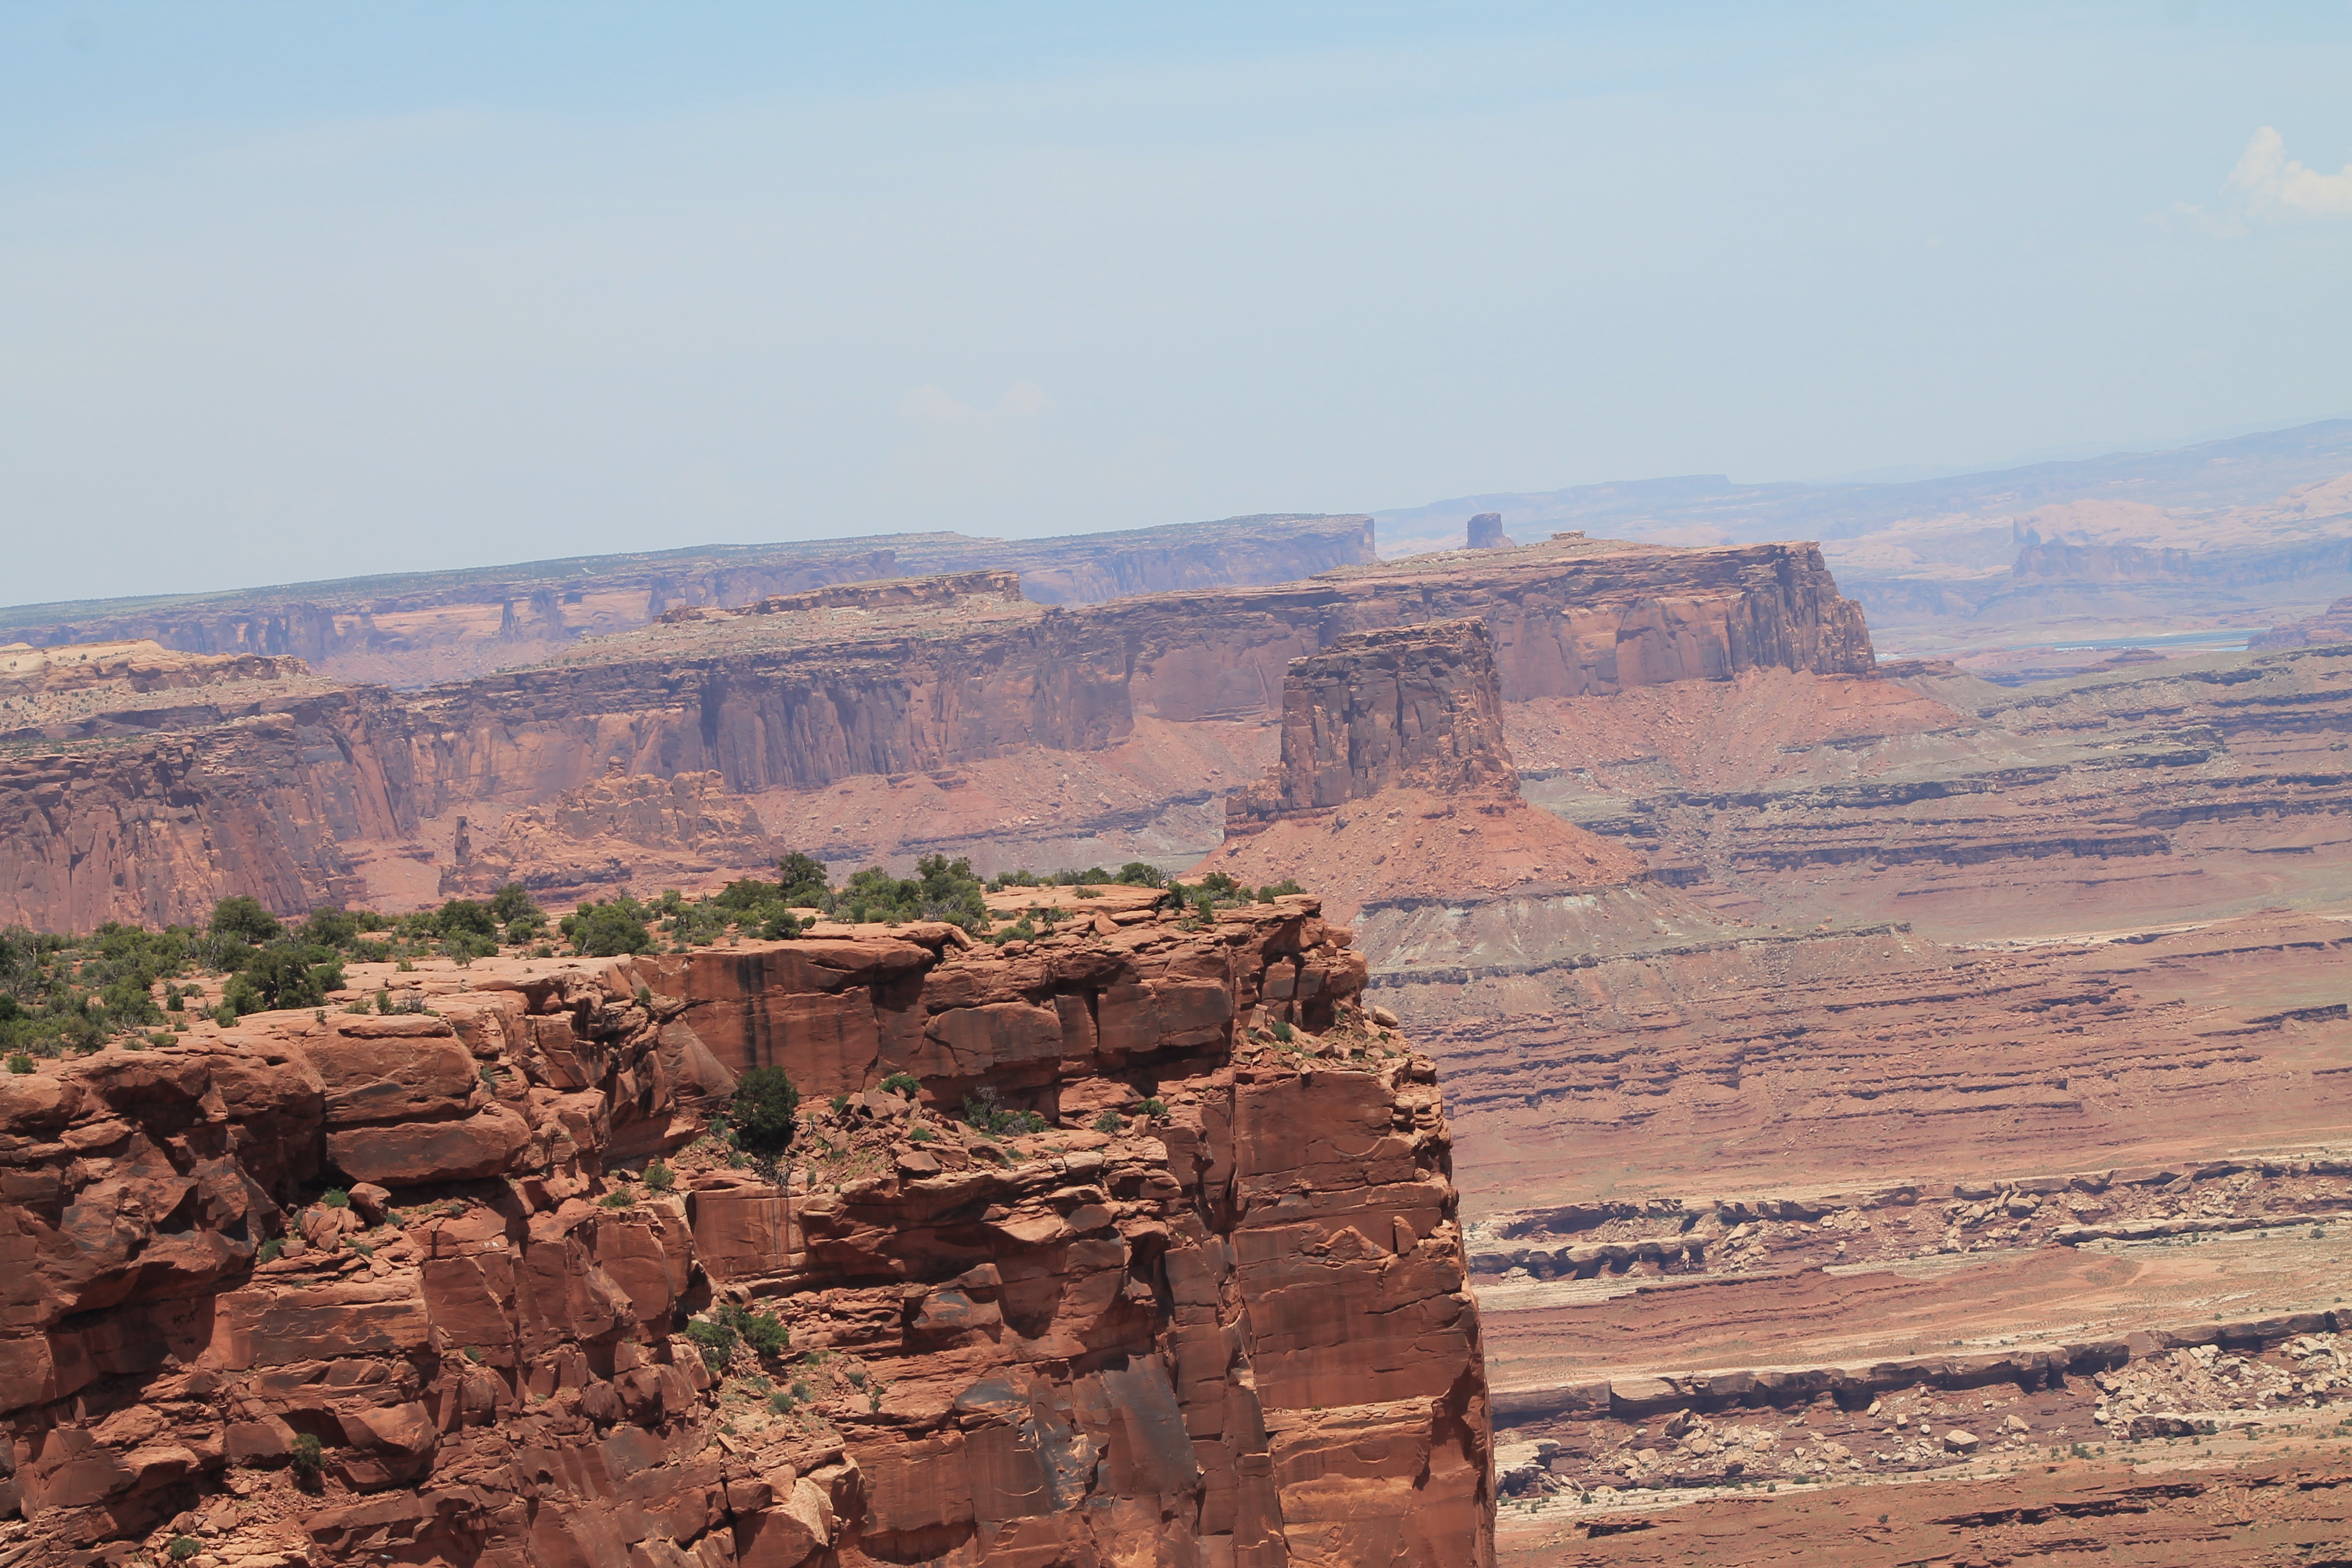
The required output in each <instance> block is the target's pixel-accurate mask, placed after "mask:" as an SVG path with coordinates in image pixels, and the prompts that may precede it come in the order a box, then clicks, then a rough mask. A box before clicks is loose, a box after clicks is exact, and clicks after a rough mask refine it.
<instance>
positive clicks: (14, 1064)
mask: <svg viewBox="0 0 2352 1568" xmlns="http://www.w3.org/2000/svg"><path fill="white" fill-rule="evenodd" d="M8 1070H9V1071H10V1072H13V1073H28V1072H31V1071H32V1070H33V1058H31V1057H29V1056H26V1054H25V1053H24V1052H23V1051H12V1052H10V1053H9V1056H8Z"/></svg>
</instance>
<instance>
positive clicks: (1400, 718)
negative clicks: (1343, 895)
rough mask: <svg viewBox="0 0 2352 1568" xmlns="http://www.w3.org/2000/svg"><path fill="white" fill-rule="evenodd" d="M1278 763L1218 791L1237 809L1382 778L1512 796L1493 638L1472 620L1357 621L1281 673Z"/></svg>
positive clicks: (1295, 807)
mask: <svg viewBox="0 0 2352 1568" xmlns="http://www.w3.org/2000/svg"><path fill="white" fill-rule="evenodd" d="M1283 698H1284V700H1283V714H1282V766H1281V768H1280V769H1279V771H1277V772H1276V773H1275V774H1274V776H1273V777H1271V778H1270V779H1268V780H1266V781H1265V782H1264V783H1263V784H1259V785H1257V786H1255V787H1253V788H1252V789H1249V790H1238V791H1235V792H1234V794H1233V795H1229V796H1228V797H1226V812H1227V815H1228V816H1229V817H1230V818H1233V819H1235V820H1237V821H1243V822H1247V821H1253V820H1265V819H1270V818H1273V817H1276V816H1284V815H1286V814H1290V813H1295V812H1305V811H1314V810H1318V809H1319V808H1322V807H1327V806H1335V805H1344V804H1346V803H1347V802H1349V801H1351V800H1362V799H1366V798H1368V797H1370V796H1372V795H1378V794H1379V793H1380V792H1381V791H1382V790H1386V789H1419V790H1429V791H1433V792H1434V793H1437V794H1440V795H1462V796H1475V797H1477V798H1480V799H1486V800H1508V799H1510V798H1512V797H1514V796H1516V795H1517V793H1518V773H1517V770H1516V769H1515V768H1513V767H1512V765H1511V755H1510V751H1509V748H1508V747H1507V745H1506V744H1505V742H1504V740H1503V701H1502V694H1501V692H1500V690H1499V689H1498V688H1497V687H1496V680H1495V650H1494V639H1493V638H1492V637H1490V636H1489V635H1488V634H1487V631H1486V626H1485V624H1484V623H1482V622H1479V621H1442V622H1439V623H1438V624H1436V625H1434V626H1415V627H1412V628H1410V629H1407V630H1402V631H1392V632H1355V633H1350V634H1349V635H1348V636H1346V637H1340V638H1339V640H1338V641H1336V642H1334V643H1333V644H1332V645H1331V647H1329V648H1328V649H1327V650H1325V651H1324V652H1322V653H1319V654H1313V655H1310V656H1308V657H1307V658H1301V659H1295V660H1293V661H1292V663H1291V666H1290V670H1289V674H1288V675H1287V676H1286V678H1285V680H1284V689H1283Z"/></svg>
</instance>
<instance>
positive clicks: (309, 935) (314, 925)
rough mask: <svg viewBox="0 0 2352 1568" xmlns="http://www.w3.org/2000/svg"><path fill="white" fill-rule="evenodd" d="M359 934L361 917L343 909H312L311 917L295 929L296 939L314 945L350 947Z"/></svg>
mask: <svg viewBox="0 0 2352 1568" xmlns="http://www.w3.org/2000/svg"><path fill="white" fill-rule="evenodd" d="M359 934H360V922H359V917H358V916H356V915H350V914H345V913H344V912H343V911H342V910H311V911H310V919H309V920H306V921H303V922H302V923H301V924H300V925H299V926H297V927H296V928H295V929H294V940H295V941H297V942H307V943H309V944H310V946H312V947H348V946H350V945H351V944H352V942H355V941H357V940H358V939H359Z"/></svg>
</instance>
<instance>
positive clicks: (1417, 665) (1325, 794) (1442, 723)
mask: <svg viewBox="0 0 2352 1568" xmlns="http://www.w3.org/2000/svg"><path fill="white" fill-rule="evenodd" d="M1502 711H1503V702H1502V694H1501V689H1500V682H1499V680H1498V678H1497V673H1496V658H1495V646H1494V638H1493V637H1492V635H1491V634H1490V633H1489V632H1488V631H1487V629H1486V625H1485V624H1484V623H1483V622H1481V621H1478V620H1472V619H1464V620H1453V621H1440V622H1437V623H1435V624H1433V625H1428V626H1408V627H1403V628H1401V629H1398V630H1394V631H1378V632H1358V633H1352V634H1350V635H1349V636H1346V637H1340V638H1339V639H1338V640H1337V641H1336V642H1335V643H1333V645H1332V646H1331V647H1330V648H1329V649H1328V650H1326V651H1325V652H1322V653H1318V654H1310V655H1308V656H1307V657H1306V658H1298V659H1293V660H1292V661H1291V664H1290V668H1289V671H1288V673H1287V674H1286V677H1285V678H1284V681H1283V709H1282V757H1281V763H1280V765H1279V766H1277V767H1276V769H1275V770H1274V772H1273V773H1270V774H1268V775H1267V776H1265V778H1262V779H1260V780H1258V781H1257V782H1255V784H1250V785H1249V786H1248V787H1246V788H1244V789H1239V790H1235V791H1234V793H1233V794H1231V795H1227V796H1226V797H1225V841H1224V843H1223V845H1222V846H1220V847H1219V848H1218V849H1217V851H1216V853H1215V854H1213V855H1212V856H1211V857H1209V858H1208V859H1206V860H1204V861H1202V863H1201V866H1200V867H1199V869H1202V870H1204V871H1222V872H1224V873H1225V874H1227V875H1229V876H1233V877H1235V878H1237V879H1240V880H1241V882H1242V883H1243V884H1244V886H1252V887H1255V886H1263V885H1265V884H1266V883H1269V882H1271V883H1276V884H1277V885H1278V884H1280V883H1281V882H1284V881H1286V880H1291V881H1295V880H1297V879H1299V878H1302V877H1312V878H1314V879H1316V881H1317V884H1318V887H1319V888H1320V889H1322V890H1323V891H1324V892H1325V894H1326V895H1327V896H1328V898H1329V899H1330V900H1331V904H1332V907H1333V908H1334V910H1337V911H1339V912H1343V913H1344V914H1346V915H1347V916H1348V917H1349V918H1351V919H1352V918H1354V917H1355V916H1356V915H1358V914H1364V915H1367V916H1369V917H1370V918H1371V919H1372V920H1374V921H1378V920H1380V919H1381V916H1382V914H1383V912H1384V911H1390V910H1435V911H1437V913H1438V914H1439V915H1440V916H1441V917H1442V918H1443V919H1444V921H1446V922H1447V923H1448V924H1449V925H1450V924H1453V923H1455V922H1456V921H1458V920H1459V919H1460V918H1461V917H1462V915H1464V914H1465V912H1466V911H1468V910H1472V909H1474V908H1479V907H1483V906H1487V905H1494V904H1497V903H1498V902H1499V903H1501V904H1504V905H1508V904H1509V903H1510V902H1511V901H1513V900H1521V901H1523V900H1527V899H1528V898H1531V897H1534V898H1554V899H1557V898H1558V897H1559V896H1560V895H1563V894H1565V895H1569V896H1570V897H1578V896H1581V895H1583V894H1584V893H1586V892H1587V891H1588V890H1590V889H1622V888H1623V887H1625V886H1626V885H1627V884H1628V883H1630V882H1632V881H1633V880H1634V879H1638V878H1640V877H1641V876H1642V875H1643V866H1642V861H1641V858H1640V857H1639V856H1638V855H1636V854H1634V853H1633V852H1632V851H1630V850H1628V849H1625V848H1623V847H1620V846H1617V845H1614V844H1609V843H1606V842H1604V841H1602V840H1601V839H1600V838H1597V837H1594V836H1593V835H1591V834H1590V833H1587V832H1585V831H1584V830H1583V829H1582V828H1580V827H1576V826H1571V825H1570V824H1569V823H1566V822H1562V821H1561V820H1560V819H1559V818H1558V817H1556V816H1552V815H1551V814H1550V813H1549V812H1543V811H1538V810H1536V809H1535V808H1534V807H1533V806H1530V805H1528V804H1527V803H1526V802H1525V801H1523V800H1521V799H1520V798H1519V793H1518V773H1517V769H1516V768H1515V767H1514V766H1513V765H1512V762H1511V752H1510V746H1509V744H1508V742H1507V740H1506V739H1505V736H1504V733H1503V718H1502ZM1583 901H1584V902H1585V903H1587V904H1589V903H1591V900H1590V899H1589V898H1585V899H1584V900H1583ZM1507 918H1516V916H1507ZM1375 956H1376V960H1384V961H1386V962H1389V963H1393V961H1394V959H1395V956H1396V955H1395V954H1394V953H1387V954H1381V955H1375Z"/></svg>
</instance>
